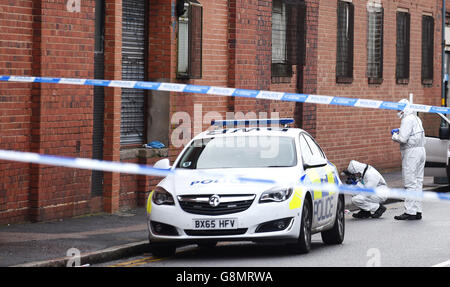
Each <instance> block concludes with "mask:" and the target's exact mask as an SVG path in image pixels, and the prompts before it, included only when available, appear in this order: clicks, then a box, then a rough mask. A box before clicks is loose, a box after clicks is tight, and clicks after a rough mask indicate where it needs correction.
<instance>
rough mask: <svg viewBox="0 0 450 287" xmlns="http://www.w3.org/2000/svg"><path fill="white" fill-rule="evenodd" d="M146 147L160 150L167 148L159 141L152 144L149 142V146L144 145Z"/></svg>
mask: <svg viewBox="0 0 450 287" xmlns="http://www.w3.org/2000/svg"><path fill="white" fill-rule="evenodd" d="M144 147H146V148H157V149H159V148H165V147H166V146H165V145H164V144H163V143H162V142H159V141H152V142H149V143H148V144H146V145H144Z"/></svg>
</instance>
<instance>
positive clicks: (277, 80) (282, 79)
mask: <svg viewBox="0 0 450 287" xmlns="http://www.w3.org/2000/svg"><path fill="white" fill-rule="evenodd" d="M291 81H292V76H272V84H290V83H291Z"/></svg>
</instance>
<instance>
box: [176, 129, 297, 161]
mask: <svg viewBox="0 0 450 287" xmlns="http://www.w3.org/2000/svg"><path fill="white" fill-rule="evenodd" d="M274 144H275V145H277V146H276V148H277V154H276V156H270V157H268V156H264V155H265V151H267V150H270V149H272V148H273V145H274ZM296 164H297V156H296V150H295V142H294V139H293V138H291V137H282V136H281V137H268V136H236V137H217V138H204V139H199V140H195V141H193V142H192V143H191V145H190V146H189V147H188V148H187V149H186V151H185V152H184V153H183V155H182V156H181V160H180V161H179V162H178V164H177V168H185V169H216V168H259V167H290V166H295V165H296Z"/></svg>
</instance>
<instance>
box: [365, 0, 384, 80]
mask: <svg viewBox="0 0 450 287" xmlns="http://www.w3.org/2000/svg"><path fill="white" fill-rule="evenodd" d="M366 76H367V78H368V81H369V84H380V83H381V82H382V81H383V7H381V5H379V4H378V5H377V4H372V5H368V6H367V72H366Z"/></svg>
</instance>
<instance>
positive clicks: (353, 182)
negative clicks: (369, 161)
mask: <svg viewBox="0 0 450 287" xmlns="http://www.w3.org/2000/svg"><path fill="white" fill-rule="evenodd" d="M357 183H358V182H357V181H356V180H354V179H353V178H352V179H351V182H350V184H351V185H356V184H357Z"/></svg>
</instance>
